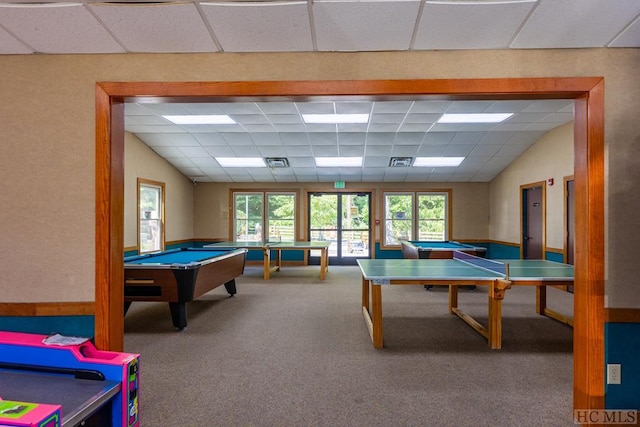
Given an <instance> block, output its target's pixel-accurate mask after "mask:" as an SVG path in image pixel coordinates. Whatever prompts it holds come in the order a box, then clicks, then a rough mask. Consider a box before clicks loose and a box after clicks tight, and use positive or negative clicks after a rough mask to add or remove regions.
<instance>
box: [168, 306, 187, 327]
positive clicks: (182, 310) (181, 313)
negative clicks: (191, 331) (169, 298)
mask: <svg viewBox="0 0 640 427" xmlns="http://www.w3.org/2000/svg"><path fill="white" fill-rule="evenodd" d="M169 310H170V311H171V321H172V322H173V326H175V327H176V328H178V329H179V330H182V329H184V328H186V327H187V304H186V303H184V302H170V303H169Z"/></svg>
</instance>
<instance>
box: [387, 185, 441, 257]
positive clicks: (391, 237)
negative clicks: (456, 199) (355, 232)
mask: <svg viewBox="0 0 640 427" xmlns="http://www.w3.org/2000/svg"><path fill="white" fill-rule="evenodd" d="M449 197H450V191H438V192H431V191H430V192H393V193H391V192H386V193H384V196H383V203H384V208H383V211H384V215H385V217H384V227H383V230H384V232H383V236H384V238H383V245H384V246H398V245H400V241H401V240H438V241H444V240H448V239H449V215H450V212H449Z"/></svg>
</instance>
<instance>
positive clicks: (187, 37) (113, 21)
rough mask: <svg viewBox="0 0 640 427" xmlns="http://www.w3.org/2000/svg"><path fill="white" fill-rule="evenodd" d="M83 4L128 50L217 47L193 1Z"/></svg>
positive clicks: (203, 50)
mask: <svg viewBox="0 0 640 427" xmlns="http://www.w3.org/2000/svg"><path fill="white" fill-rule="evenodd" d="M87 7H89V8H90V9H91V10H92V11H93V12H94V13H95V14H96V16H97V17H98V18H99V19H100V20H101V21H102V23H103V24H104V25H105V26H106V27H107V28H108V29H109V31H110V32H111V33H112V34H116V35H117V37H118V40H119V41H120V43H121V44H122V45H123V46H124V47H125V48H126V49H127V51H128V52H217V51H218V50H219V49H218V48H217V47H216V45H215V43H214V41H213V39H212V37H211V35H210V34H209V31H208V30H207V27H206V25H205V23H204V22H203V20H202V17H201V16H200V14H199V13H198V9H197V8H196V6H195V4H193V3H130V4H125V3H96V4H89V5H87ZM176 22H179V23H180V25H176Z"/></svg>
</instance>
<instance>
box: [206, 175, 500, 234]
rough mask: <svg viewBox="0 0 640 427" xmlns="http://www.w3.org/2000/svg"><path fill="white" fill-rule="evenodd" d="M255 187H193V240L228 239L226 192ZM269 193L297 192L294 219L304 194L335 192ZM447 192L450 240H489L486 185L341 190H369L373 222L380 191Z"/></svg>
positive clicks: (301, 187) (293, 187)
mask: <svg viewBox="0 0 640 427" xmlns="http://www.w3.org/2000/svg"><path fill="white" fill-rule="evenodd" d="M265 185H267V184H264V185H263V186H260V185H257V184H235V183H200V184H198V186H197V187H196V202H195V206H196V207H195V211H194V214H195V237H196V238H200V239H223V240H226V239H230V238H231V237H232V236H231V232H230V223H229V217H230V216H231V217H232V216H233V215H232V213H231V207H232V205H231V201H230V200H229V192H230V190H241V191H242V190H250V189H262V190H264V189H266V187H265ZM268 188H269V190H270V191H278V190H286V191H297V192H298V194H299V201H300V203H298V217H299V218H306V215H307V212H306V211H304V205H305V203H306V193H307V192H309V191H336V190H334V189H333V187H332V184H331V183H315V184H312V183H307V184H288V183H285V184H269V187H268ZM434 189H451V190H452V203H453V218H452V223H453V231H452V239H463V240H487V239H488V238H489V223H488V218H489V184H487V183H469V184H467V183H446V184H442V183H428V184H425V183H401V184H400V183H385V184H381V183H366V182H365V183H349V182H347V186H346V189H345V191H371V192H372V193H373V194H372V196H373V198H372V203H375V205H374V207H373V219H374V220H375V219H379V220H381V222H382V214H381V212H382V204H381V196H382V192H383V191H426V190H434ZM380 228H381V227H380V226H377V227H375V229H374V238H375V240H376V241H379V240H380V232H381V230H380ZM297 232H298V238H300V239H302V238H303V237H305V236H306V234H305V233H306V231H305V221H304V220H303V221H300V222H299V229H298V230H297Z"/></svg>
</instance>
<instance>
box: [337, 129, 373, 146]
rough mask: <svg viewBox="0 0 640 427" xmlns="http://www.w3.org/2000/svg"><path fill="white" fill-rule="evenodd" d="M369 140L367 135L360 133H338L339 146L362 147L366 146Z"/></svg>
mask: <svg viewBox="0 0 640 427" xmlns="http://www.w3.org/2000/svg"><path fill="white" fill-rule="evenodd" d="M366 140H367V134H366V133H363V132H360V133H353V132H349V133H338V144H340V145H362V146H364V145H365V143H366Z"/></svg>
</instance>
